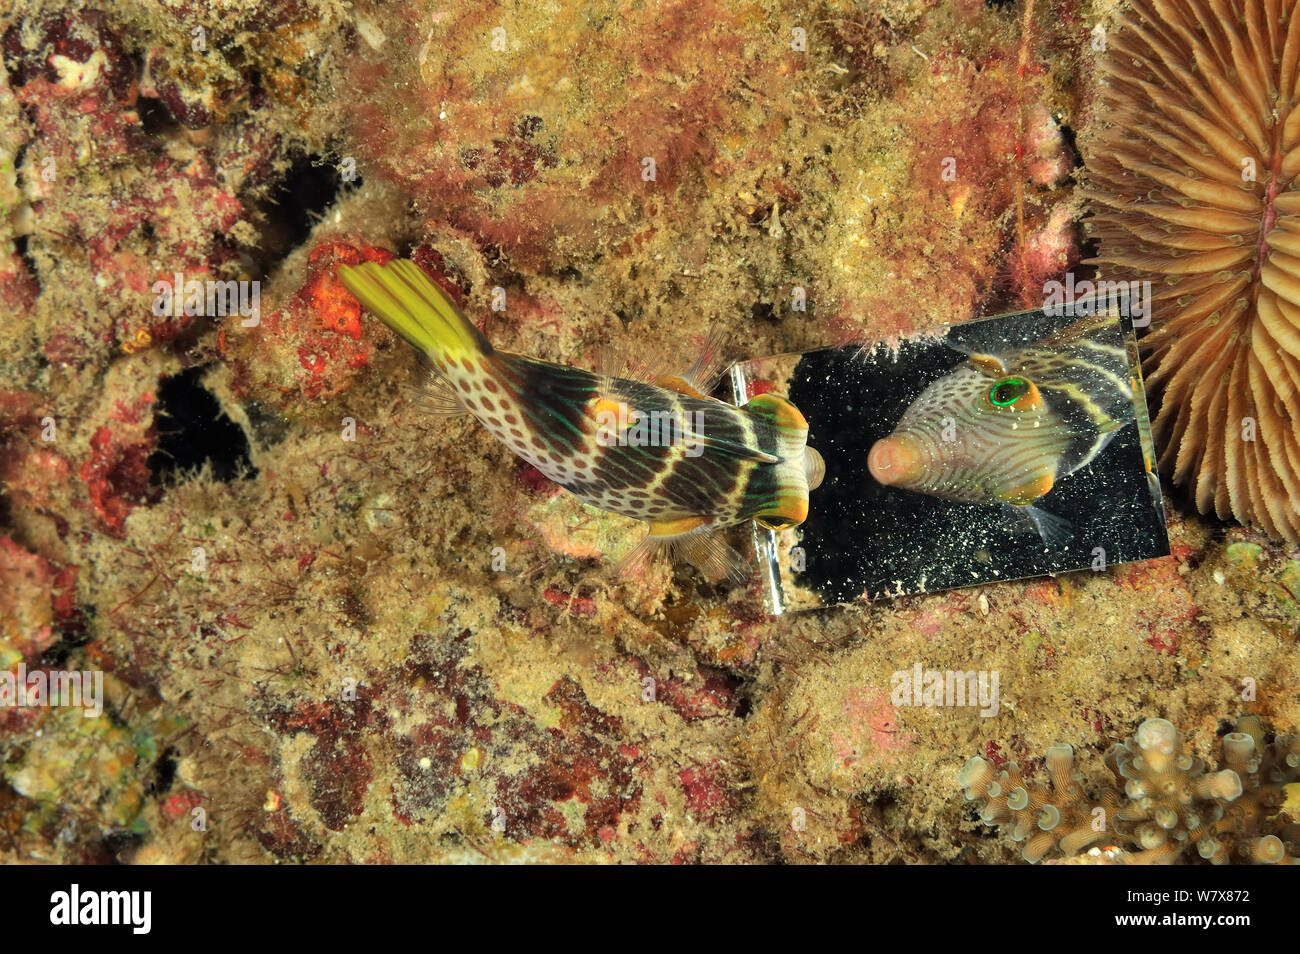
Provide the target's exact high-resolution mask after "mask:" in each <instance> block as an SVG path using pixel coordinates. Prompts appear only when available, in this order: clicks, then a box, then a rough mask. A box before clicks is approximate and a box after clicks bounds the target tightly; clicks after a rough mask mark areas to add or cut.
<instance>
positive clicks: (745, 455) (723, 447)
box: [339, 261, 821, 578]
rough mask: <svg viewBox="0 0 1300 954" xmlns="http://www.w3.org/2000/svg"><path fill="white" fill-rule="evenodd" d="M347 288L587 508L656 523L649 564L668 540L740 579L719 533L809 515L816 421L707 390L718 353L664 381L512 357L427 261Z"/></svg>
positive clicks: (371, 268)
mask: <svg viewBox="0 0 1300 954" xmlns="http://www.w3.org/2000/svg"><path fill="white" fill-rule="evenodd" d="M339 277H340V278H341V279H342V281H343V284H344V285H345V286H346V287H347V288H348V290H349V291H351V292H352V293H353V294H355V295H356V296H357V297H358V298H359V299H360V300H361V302H362V303H363V304H364V305H365V306H366V307H367V308H368V309H369V310H370V311H372V312H374V313H375V314H376V315H377V316H379V317H380V318H381V319H382V320H383V321H384V322H385V323H386V324H387V325H389V327H391V328H393V330H395V331H397V332H398V333H399V334H401V335H402V336H403V337H405V338H406V339H407V340H408V341H409V342H411V344H413V345H415V346H416V347H417V348H418V349H420V350H421V351H422V352H424V353H425V354H426V355H427V356H428V358H429V359H430V361H431V363H432V365H433V367H434V369H435V381H434V385H433V386H434V387H435V388H436V389H438V390H439V393H440V398H439V400H440V401H441V403H442V405H443V406H444V408H445V409H446V410H448V411H453V410H465V411H468V412H469V413H470V414H472V415H473V416H474V417H475V418H477V419H478V420H479V421H480V422H481V423H482V424H483V425H484V426H485V427H487V429H488V430H489V431H490V432H491V433H492V434H493V436H495V437H496V438H497V439H498V440H500V441H501V442H502V443H503V444H505V445H506V446H507V447H509V448H510V449H511V450H512V451H514V452H515V453H516V454H518V455H519V456H520V457H522V458H523V459H524V460H526V461H528V462H529V463H530V464H532V465H533V466H535V467H536V468H537V469H538V470H540V471H541V472H542V473H543V474H545V475H546V476H547V477H549V478H550V479H551V480H553V481H555V482H556V483H557V484H559V485H560V486H561V487H564V488H565V489H566V490H568V491H570V492H572V493H573V494H575V495H576V496H577V497H578V498H580V499H581V500H582V501H583V502H585V503H588V504H591V505H592V506H594V507H598V508H600V509H602V510H608V511H612V512H614V513H619V514H624V515H626V516H630V517H636V518H639V519H642V520H645V521H647V522H648V523H649V524H650V534H649V536H648V537H647V540H646V541H645V543H644V544H643V546H642V547H641V548H638V551H634V553H633V554H631V555H629V562H637V561H638V560H639V559H641V558H644V557H645V556H647V555H649V554H650V552H652V551H653V550H654V549H655V548H657V547H660V546H663V547H665V548H667V549H668V550H669V552H670V554H672V555H673V556H676V557H681V558H684V559H687V560H688V561H690V562H693V563H696V564H697V565H700V566H701V567H702V568H703V569H705V570H706V571H708V572H711V573H715V574H726V575H731V576H732V577H733V578H738V576H739V573H738V564H737V561H738V559H739V558H738V557H736V556H735V554H734V553H732V552H731V551H730V550H729V548H726V547H725V545H724V544H721V543H720V541H718V540H717V539H716V538H715V537H713V536H711V532H712V531H713V530H715V529H717V528H720V527H725V526H728V525H732V524H738V523H742V522H744V521H747V520H750V519H755V520H758V521H759V522H760V523H762V524H763V525H765V526H769V527H785V526H793V525H795V524H798V523H801V522H802V521H803V520H804V519H805V518H806V517H807V514H808V491H809V489H810V485H811V486H812V487H815V486H816V483H817V482H818V481H819V480H820V472H821V471H820V458H819V456H818V455H817V453H816V451H814V450H812V449H811V448H809V447H807V445H806V441H807V433H808V425H807V422H806V421H805V420H804V418H803V416H802V415H801V414H800V413H799V411H798V410H797V409H796V408H795V407H794V406H793V405H791V404H790V403H789V402H787V401H785V400H784V399H783V398H780V397H776V396H774V395H761V396H760V397H758V398H755V399H754V400H753V401H751V402H750V403H749V404H747V405H745V406H744V407H743V408H736V407H733V406H732V405H729V404H726V403H724V402H722V401H718V400H715V399H713V398H710V397H708V396H706V395H705V394H704V393H702V391H703V390H705V389H707V384H708V382H707V381H704V380H700V378H702V377H708V376H709V374H710V369H711V368H712V367H714V366H716V361H715V360H713V359H712V358H710V359H709V360H704V359H702V361H701V362H697V364H696V367H695V368H693V369H692V370H691V371H690V372H688V373H687V375H686V376H685V377H680V378H679V377H667V376H661V377H659V378H657V379H656V380H655V382H654V383H649V382H643V381H637V380H633V379H629V378H622V377H613V376H608V375H600V374H595V373H593V372H590V371H584V370H582V369H579V368H572V367H568V366H565V365H560V364H553V363H551V362H547V361H539V360H536V359H533V358H528V357H525V356H523V355H518V354H512V353H509V352H505V351H499V350H497V349H495V348H493V346H492V345H491V344H490V343H489V342H488V341H487V339H486V338H485V337H484V336H483V335H482V334H481V333H480V332H479V331H478V329H476V328H475V327H474V326H473V325H472V324H471V323H470V322H469V321H468V320H466V319H465V317H464V316H463V315H462V314H461V313H460V312H459V310H458V309H457V308H456V307H455V305H454V304H452V302H451V301H450V300H449V299H448V298H447V297H446V295H444V294H443V293H442V291H441V290H440V289H439V288H438V287H437V286H436V285H435V284H434V283H433V282H432V281H430V279H429V278H428V276H426V275H425V274H424V272H422V271H421V270H420V269H419V267H418V266H417V265H415V264H414V263H412V262H407V261H397V262H391V263H389V264H387V265H384V266H380V265H378V264H375V263H367V264H365V265H362V266H360V267H358V268H351V267H347V266H345V267H343V268H341V269H340V270H339Z"/></svg>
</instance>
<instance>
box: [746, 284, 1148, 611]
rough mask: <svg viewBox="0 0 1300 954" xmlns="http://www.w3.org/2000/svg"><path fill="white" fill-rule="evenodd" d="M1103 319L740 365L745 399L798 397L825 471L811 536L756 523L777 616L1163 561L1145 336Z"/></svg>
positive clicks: (974, 326)
mask: <svg viewBox="0 0 1300 954" xmlns="http://www.w3.org/2000/svg"><path fill="white" fill-rule="evenodd" d="M1092 307H1093V306H1092V305H1091V304H1090V303H1088V302H1086V301H1085V302H1075V303H1073V304H1072V305H1071V306H1067V307H1059V308H1054V309H1047V310H1044V309H1038V310H1034V311H1024V312H1017V313H1014V314H1009V315H1000V316H997V317H993V318H986V319H981V320H978V321H971V322H966V323H964V324H961V325H956V326H953V327H951V328H946V329H940V330H938V331H937V332H933V333H929V334H921V335H916V336H913V337H910V338H905V339H903V340H901V341H899V342H898V343H897V345H896V346H893V347H890V346H887V345H885V344H879V345H876V346H874V347H872V346H867V347H857V348H838V349H833V348H828V349H821V350H817V351H809V352H805V353H803V354H790V355H780V356H776V357H771V358H760V359H755V360H751V361H746V362H742V363H739V364H736V365H734V366H733V367H732V369H731V375H730V380H731V385H732V389H733V392H734V398H735V400H736V402H737V403H738V404H744V403H745V402H746V401H747V400H749V399H750V398H752V397H753V396H754V395H756V394H761V393H764V392H766V391H775V392H777V393H781V394H785V395H786V396H788V397H789V398H790V400H791V401H792V402H793V403H794V405H795V406H796V407H798V408H799V410H800V411H802V412H803V414H804V416H805V417H806V418H807V420H808V443H809V445H810V446H812V447H814V448H816V450H817V451H818V452H819V453H820V454H821V456H822V458H823V460H824V461H825V466H826V474H825V479H824V480H823V482H822V484H821V486H820V487H818V488H817V489H816V490H813V491H812V492H811V494H810V496H809V515H808V519H807V520H806V521H805V522H804V523H803V524H801V525H800V526H798V527H795V528H793V529H791V530H786V531H781V532H772V531H768V530H763V529H762V528H759V527H757V526H755V529H754V546H755V549H756V550H757V552H758V557H759V562H760V565H761V566H762V567H763V572H764V574H765V577H766V579H765V583H766V586H767V590H768V608H769V611H771V612H773V613H776V614H779V613H783V612H786V611H788V610H797V609H808V608H815V607H823V606H831V605H835V604H840V603H847V602H851V601H853V600H858V599H867V600H877V599H882V598H888V597H894V596H901V595H905V594H913V593H925V592H933V591H936V590H943V589H951V588H955V587H962V586H974V585H979V584H984V583H990V582H995V581H1002V580H1015V579H1019V578H1022V577H1031V576H1041V575H1044V574H1054V573H1063V572H1068V571H1071V570H1085V569H1092V570H1099V571H1100V570H1104V569H1105V568H1106V567H1109V566H1111V565H1114V564H1116V563H1127V562H1131V561H1135V560H1146V559H1151V558H1153V557H1160V556H1165V555H1167V554H1168V553H1169V538H1168V535H1167V534H1166V532H1165V526H1164V511H1163V504H1162V501H1161V497H1160V485H1159V482H1158V481H1157V480H1156V479H1155V477H1154V476H1153V473H1152V466H1153V462H1154V459H1155V458H1154V451H1153V449H1152V446H1151V436H1150V423H1149V419H1148V416H1147V409H1146V401H1145V397H1144V394H1143V390H1142V373H1141V367H1140V364H1139V360H1138V351H1137V342H1136V340H1135V337H1134V334H1133V328H1132V323H1131V321H1130V320H1129V318H1128V317H1126V315H1125V314H1124V312H1125V311H1126V309H1125V308H1124V307H1123V303H1122V301H1121V302H1119V303H1116V302H1111V303H1109V304H1105V303H1103V304H1102V306H1101V307H1097V308H1096V312H1095V313H1093V311H1092ZM1085 311H1087V312H1088V313H1087V314H1084V312H1085Z"/></svg>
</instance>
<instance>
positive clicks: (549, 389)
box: [479, 352, 807, 525]
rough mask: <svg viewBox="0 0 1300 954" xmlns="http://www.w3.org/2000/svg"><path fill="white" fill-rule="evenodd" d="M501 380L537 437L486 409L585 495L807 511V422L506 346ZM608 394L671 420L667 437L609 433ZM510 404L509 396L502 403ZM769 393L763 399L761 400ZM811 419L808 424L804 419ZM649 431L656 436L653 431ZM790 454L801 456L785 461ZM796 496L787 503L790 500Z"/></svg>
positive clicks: (646, 503) (735, 518)
mask: <svg viewBox="0 0 1300 954" xmlns="http://www.w3.org/2000/svg"><path fill="white" fill-rule="evenodd" d="M498 355H499V357H500V372H499V374H498V376H497V380H498V381H499V383H501V384H502V386H503V389H504V391H506V392H507V395H508V399H509V400H510V402H511V403H515V404H517V405H518V407H519V408H520V409H521V410H522V411H523V417H524V418H525V419H526V421H527V424H528V428H527V431H528V435H529V437H528V440H527V441H526V442H519V441H518V440H517V438H514V437H513V435H512V434H511V433H510V431H509V428H507V427H504V426H503V425H504V420H503V419H502V418H501V411H502V410H503V408H504V404H503V407H494V408H493V409H492V410H491V411H489V412H488V413H487V414H482V413H480V414H479V417H480V419H481V420H483V423H484V424H486V425H487V426H488V428H489V429H491V430H492V431H493V432H494V433H495V434H496V435H497V436H498V437H499V438H501V439H502V440H503V441H505V442H506V443H507V444H512V445H516V444H517V446H515V447H514V449H515V451H516V453H518V454H519V455H520V456H521V457H523V458H524V459H525V460H527V461H528V462H529V463H531V464H533V465H534V466H535V467H536V468H537V469H538V470H540V471H541V472H542V473H544V474H546V475H547V476H548V477H550V478H551V479H552V480H554V481H555V482H556V483H558V484H559V485H560V486H562V487H564V488H565V489H566V490H569V491H571V492H572V493H574V494H576V495H577V496H578V497H580V498H582V500H583V501H585V502H586V503H589V504H591V505H592V506H595V507H599V508H600V509H602V510H610V511H613V512H614V513H621V514H625V515H627V516H630V517H638V518H640V519H643V520H650V521H651V522H652V523H662V522H671V521H678V520H683V519H686V518H691V517H697V516H701V515H710V516H711V517H712V518H713V520H714V522H715V523H717V524H718V525H727V524H732V523H739V522H742V521H744V520H749V519H752V518H755V517H759V516H764V515H766V516H770V517H780V518H782V519H783V521H784V520H787V519H788V520H790V521H793V522H795V523H798V522H801V521H802V519H803V516H801V515H800V512H801V513H802V514H803V515H806V513H807V506H806V495H807V483H806V478H805V477H804V474H803V444H802V441H803V440H804V438H805V434H806V430H805V431H803V432H800V430H799V428H798V427H797V426H796V427H794V428H792V429H789V430H785V429H783V428H782V427H781V426H780V424H779V423H778V422H775V421H773V420H770V419H768V418H767V417H764V416H761V415H758V414H755V413H753V409H750V410H746V409H742V408H735V407H732V406H730V405H727V404H724V403H722V402H721V401H715V400H713V399H710V398H698V397H694V396H691V395H688V394H682V393H679V392H676V391H670V390H667V389H665V388H662V387H657V386H655V385H652V384H646V383H643V382H639V381H632V380H629V379H624V378H608V377H602V376H600V375H596V374H593V373H591V372H589V371H583V370H580V369H578V368H569V367H564V366H557V365H553V364H549V363H547V362H543V361H536V360H534V359H532V358H525V357H522V356H520V355H513V354H505V353H502V352H498ZM597 401H605V402H608V403H607V405H606V407H607V408H608V410H609V411H610V412H611V413H612V414H614V415H622V416H624V417H626V418H627V420H628V422H629V423H630V424H632V425H633V426H635V423H636V422H638V421H640V420H642V419H644V420H646V421H662V422H666V423H667V424H668V425H669V430H668V431H667V433H666V434H665V433H658V434H656V435H654V438H652V439H655V438H662V437H664V436H667V437H668V438H669V439H668V440H667V441H662V440H659V441H657V442H656V443H651V444H647V445H643V446H636V445H635V444H633V443H632V442H631V441H632V439H631V436H630V435H620V434H618V433H617V432H614V433H607V434H605V435H604V436H603V437H602V435H601V433H600V428H599V423H600V422H599V420H598V415H597V413H595V412H594V410H593V408H594V405H595V403H596V402H597ZM498 403H501V402H498ZM761 404H762V402H760V406H761ZM805 428H806V425H805ZM648 437H649V435H648ZM783 453H784V454H787V455H793V458H794V460H793V462H792V463H793V464H795V465H797V466H793V467H792V466H787V467H785V468H783V467H782V466H781V464H782V462H783V460H785V457H783ZM786 501H789V502H790V503H789V504H787V505H786V506H785V509H782V507H783V503H784V502H786Z"/></svg>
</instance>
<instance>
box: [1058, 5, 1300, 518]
mask: <svg viewBox="0 0 1300 954" xmlns="http://www.w3.org/2000/svg"><path fill="white" fill-rule="evenodd" d="M1292 8H1293V4H1291V3H1275V2H1274V3H1257V2H1253V0H1230V2H1223V3H1215V4H1208V5H1206V4H1200V3H1194V2H1189V0H1164V2H1152V0H1135V2H1134V3H1133V4H1132V10H1131V12H1130V13H1129V14H1128V15H1127V16H1125V17H1124V18H1123V19H1122V20H1121V21H1120V23H1119V25H1118V28H1117V29H1115V30H1112V31H1110V33H1109V34H1108V40H1107V43H1108V50H1107V53H1106V54H1105V58H1104V60H1103V63H1102V67H1101V69H1102V79H1101V85H1100V94H1099V103H1098V107H1097V121H1096V123H1095V128H1094V132H1093V135H1092V136H1091V137H1090V139H1089V140H1088V142H1087V145H1086V148H1085V159H1086V166H1087V169H1088V187H1087V189H1085V190H1084V194H1085V195H1086V196H1087V197H1088V198H1089V199H1090V200H1091V201H1092V203H1093V212H1092V216H1091V219H1090V220H1089V228H1090V230H1091V232H1092V234H1093V235H1094V236H1095V237H1096V238H1097V239H1099V240H1100V253H1099V254H1098V255H1097V257H1096V258H1095V259H1094V261H1095V262H1097V263H1099V264H1101V265H1102V266H1103V271H1105V272H1106V273H1108V274H1112V275H1114V276H1115V277H1126V278H1145V279H1149V280H1150V281H1151V282H1152V285H1153V286H1154V299H1155V301H1154V305H1153V311H1154V315H1153V322H1152V327H1151V329H1150V333H1149V334H1147V335H1146V336H1145V338H1143V340H1142V353H1143V371H1144V374H1145V376H1146V381H1147V385H1148V387H1149V389H1150V393H1151V397H1152V400H1153V407H1156V408H1158V412H1157V413H1156V417H1155V420H1154V422H1153V433H1154V436H1155V439H1156V443H1157V445H1158V447H1159V451H1160V466H1161V469H1162V470H1163V471H1164V472H1165V473H1166V474H1169V475H1170V476H1172V478H1173V480H1174V482H1175V483H1177V484H1183V485H1186V486H1187V487H1188V488H1189V489H1190V491H1191V492H1192V494H1193V496H1194V498H1195V501H1196V506H1197V508H1198V509H1199V510H1200V511H1201V512H1202V513H1209V512H1211V511H1213V512H1214V513H1216V514H1217V515H1218V516H1219V517H1221V518H1224V519H1229V518H1235V519H1237V520H1239V521H1241V522H1243V523H1248V524H1256V525H1258V526H1261V527H1263V528H1264V529H1265V530H1267V531H1268V532H1269V533H1270V534H1272V535H1273V536H1275V537H1280V538H1282V539H1285V540H1288V541H1291V542H1296V541H1297V540H1300V191H1296V188H1295V186H1296V174H1297V173H1298V172H1300V109H1298V108H1297V107H1298V106H1300V88H1297V83H1298V82H1300V71H1298V69H1297V49H1300V17H1297V16H1294V11H1293V9H1292Z"/></svg>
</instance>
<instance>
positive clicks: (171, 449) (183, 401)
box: [147, 367, 257, 486]
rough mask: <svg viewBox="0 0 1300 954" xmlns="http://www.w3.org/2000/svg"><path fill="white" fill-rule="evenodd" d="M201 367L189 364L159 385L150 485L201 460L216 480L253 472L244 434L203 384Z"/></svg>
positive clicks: (167, 479)
mask: <svg viewBox="0 0 1300 954" xmlns="http://www.w3.org/2000/svg"><path fill="white" fill-rule="evenodd" d="M205 370H206V368H205V367H193V368H187V369H186V370H184V371H182V372H180V373H179V374H174V375H172V376H171V377H169V378H163V380H162V381H161V383H160V384H159V386H158V405H157V409H156V410H155V412H154V426H155V427H156V428H157V431H158V448H157V450H155V451H154V452H153V453H152V454H150V455H149V460H148V462H147V463H148V467H149V483H150V485H151V486H160V485H162V484H163V483H166V482H170V481H174V480H176V479H178V478H180V477H182V476H184V475H185V474H187V473H189V472H191V471H193V470H196V469H198V468H200V467H202V466H203V465H204V464H209V465H211V468H212V476H213V477H214V478H216V479H217V480H222V481H229V480H233V479H234V478H235V477H240V476H242V477H245V478H251V477H255V476H256V475H257V468H255V467H254V466H253V462H252V459H251V458H250V457H249V445H248V436H247V435H246V434H245V433H244V432H243V430H242V429H241V428H240V427H239V425H238V424H236V423H235V422H234V421H232V420H231V419H230V418H229V417H228V416H227V415H226V413H225V412H224V411H222V410H221V405H220V404H219V403H217V399H216V397H215V396H214V395H213V394H212V392H211V391H209V390H207V389H206V388H204V387H203V385H202V383H201V379H202V377H203V372H204V371H205Z"/></svg>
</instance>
